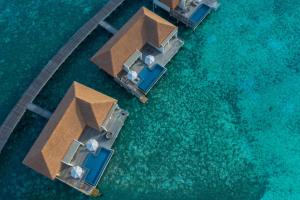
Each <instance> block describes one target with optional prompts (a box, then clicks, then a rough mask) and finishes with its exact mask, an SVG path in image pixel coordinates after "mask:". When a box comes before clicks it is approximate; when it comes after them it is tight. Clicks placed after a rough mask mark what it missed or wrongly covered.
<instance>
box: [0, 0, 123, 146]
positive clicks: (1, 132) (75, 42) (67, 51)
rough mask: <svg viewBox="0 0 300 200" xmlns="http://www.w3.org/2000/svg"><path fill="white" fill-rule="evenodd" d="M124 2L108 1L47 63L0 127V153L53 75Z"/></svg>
mask: <svg viewBox="0 0 300 200" xmlns="http://www.w3.org/2000/svg"><path fill="white" fill-rule="evenodd" d="M124 1H125V0H109V1H108V3H107V4H106V5H105V6H104V7H103V8H102V9H101V10H100V11H99V12H98V13H97V14H96V15H95V16H94V17H92V18H91V19H90V20H89V21H88V22H86V23H85V24H84V25H83V26H82V27H81V28H80V29H79V30H78V31H77V32H76V33H75V34H74V35H73V36H72V37H71V38H70V39H69V40H68V41H67V43H66V44H65V45H64V46H63V47H62V48H61V49H60V50H59V51H58V52H57V53H56V55H55V56H54V57H53V58H52V59H51V60H50V61H49V62H48V63H47V65H46V66H45V67H44V68H43V70H42V71H41V72H40V74H39V75H38V76H37V77H36V78H35V79H34V81H33V82H32V83H31V85H30V86H29V87H28V89H27V90H26V91H25V93H24V94H23V96H22V97H21V98H20V100H19V101H18V102H17V104H16V105H15V107H14V108H13V109H12V110H11V112H10V113H9V114H8V116H7V117H6V119H5V120H4V122H3V124H2V126H1V127H0V152H1V151H2V149H3V147H4V146H5V144H6V142H7V140H8V138H9V136H10V135H11V134H12V132H13V130H14V129H15V127H16V126H17V124H18V123H19V121H20V120H21V118H22V116H23V115H24V113H25V112H26V110H27V107H28V105H30V104H31V103H32V102H33V100H34V99H35V98H36V96H37V95H38V94H39V93H40V91H41V90H42V88H43V87H44V86H45V85H46V83H47V82H48V81H49V80H50V78H51V77H52V76H53V75H54V73H55V72H56V71H57V70H58V69H59V67H60V66H61V65H62V64H63V63H64V62H65V60H66V59H67V58H68V57H69V56H70V55H71V54H72V53H73V51H74V50H75V49H76V48H77V47H78V46H79V45H80V44H81V43H82V42H83V41H84V40H85V39H86V38H87V36H88V35H89V34H90V33H91V32H92V31H94V30H95V29H96V28H97V27H98V25H99V23H100V22H101V21H103V20H105V19H106V18H107V17H108V16H109V15H110V14H111V13H112V12H113V11H114V10H116V9H117V8H118V7H119V6H120V5H121V4H122V3H123V2H124Z"/></svg>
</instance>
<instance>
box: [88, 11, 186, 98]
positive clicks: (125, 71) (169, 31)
mask: <svg viewBox="0 0 300 200" xmlns="http://www.w3.org/2000/svg"><path fill="white" fill-rule="evenodd" d="M177 33H178V28H177V27H176V26H174V25H173V24H171V23H169V22H168V21H166V20H164V19H163V18H161V17H159V16H158V15H156V14H154V13H153V12H151V11H150V10H148V9H146V8H141V9H140V10H139V11H138V12H137V13H136V14H135V15H134V16H133V17H132V18H131V19H130V20H129V21H128V22H127V23H126V24H125V25H124V26H123V27H122V28H121V30H120V31H119V32H117V33H116V34H115V35H114V36H113V37H112V38H111V39H110V40H109V41H108V42H107V43H106V44H105V45H104V46H103V47H102V48H101V49H100V50H99V51H98V52H97V53H96V54H95V55H94V56H93V57H92V61H93V62H94V63H95V64H96V65H98V66H99V67H100V68H101V69H103V70H104V71H106V72H107V73H108V74H110V75H111V76H112V77H114V79H115V80H116V81H117V82H118V83H119V84H120V85H121V86H123V87H124V88H126V89H127V90H128V91H129V92H130V93H132V94H133V95H135V96H136V97H138V98H139V99H140V101H142V102H143V103H145V102H146V101H147V97H146V96H145V95H146V94H147V93H148V92H149V91H150V90H151V88H152V87H153V86H154V85H155V83H156V82H157V81H158V80H159V79H160V78H161V76H162V75H163V74H164V73H165V72H166V70H167V69H166V68H165V66H166V64H167V63H168V62H169V61H170V60H171V59H172V58H173V57H174V56H175V55H176V53H177V52H178V51H179V49H180V48H181V47H182V45H183V42H182V41H181V40H180V39H179V38H178V37H177Z"/></svg>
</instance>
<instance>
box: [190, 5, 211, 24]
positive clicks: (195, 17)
mask: <svg viewBox="0 0 300 200" xmlns="http://www.w3.org/2000/svg"><path fill="white" fill-rule="evenodd" d="M210 11H211V8H210V7H209V6H207V5H205V4H202V5H201V6H200V7H199V8H198V9H197V10H196V11H195V12H194V13H193V14H192V16H191V17H190V20H191V22H192V24H193V26H196V25H197V24H199V23H200V22H201V21H202V20H203V19H204V18H205V17H206V16H207V14H208V13H209V12H210Z"/></svg>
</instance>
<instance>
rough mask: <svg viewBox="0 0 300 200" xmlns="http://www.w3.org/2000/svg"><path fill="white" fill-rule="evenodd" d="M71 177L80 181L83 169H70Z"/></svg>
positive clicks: (75, 167)
mask: <svg viewBox="0 0 300 200" xmlns="http://www.w3.org/2000/svg"><path fill="white" fill-rule="evenodd" d="M71 176H72V177H73V178H75V179H80V178H81V177H82V176H83V169H82V168H81V167H79V166H74V167H72V169H71Z"/></svg>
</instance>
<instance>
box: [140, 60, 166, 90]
mask: <svg viewBox="0 0 300 200" xmlns="http://www.w3.org/2000/svg"><path fill="white" fill-rule="evenodd" d="M166 70H167V69H166V68H164V67H163V66H161V65H159V64H156V65H154V66H153V67H152V68H151V69H150V68H149V67H146V66H145V67H144V69H143V70H142V71H141V72H140V73H139V75H138V76H139V78H140V82H139V83H138V88H139V89H141V90H142V91H143V92H144V93H146V94H147V93H148V92H149V91H150V89H151V88H152V87H153V86H154V85H155V83H156V82H157V81H158V79H159V78H160V77H161V76H162V75H163V74H164V73H165V72H166Z"/></svg>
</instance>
